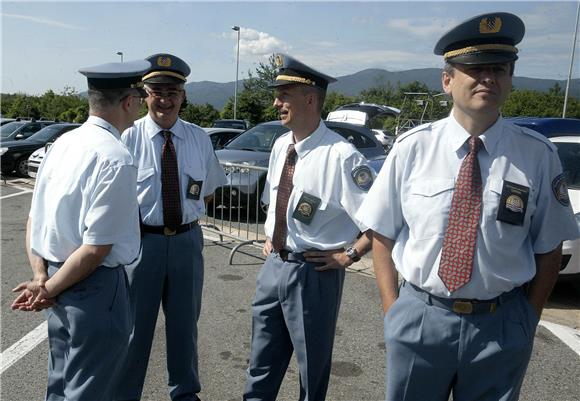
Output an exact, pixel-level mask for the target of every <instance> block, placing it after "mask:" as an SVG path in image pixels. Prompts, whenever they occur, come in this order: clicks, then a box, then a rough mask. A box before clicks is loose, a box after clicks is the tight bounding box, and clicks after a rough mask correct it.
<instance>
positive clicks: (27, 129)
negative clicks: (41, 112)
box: [19, 123, 40, 136]
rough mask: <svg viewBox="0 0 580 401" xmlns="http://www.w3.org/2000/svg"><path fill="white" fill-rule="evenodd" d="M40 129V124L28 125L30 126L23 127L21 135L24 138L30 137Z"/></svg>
mask: <svg viewBox="0 0 580 401" xmlns="http://www.w3.org/2000/svg"><path fill="white" fill-rule="evenodd" d="M39 129H40V124H38V123H33V124H28V125H26V126H24V127H22V129H21V130H20V132H19V134H22V135H24V136H30V135H31V134H33V133H35V132H36V131H38V130H39Z"/></svg>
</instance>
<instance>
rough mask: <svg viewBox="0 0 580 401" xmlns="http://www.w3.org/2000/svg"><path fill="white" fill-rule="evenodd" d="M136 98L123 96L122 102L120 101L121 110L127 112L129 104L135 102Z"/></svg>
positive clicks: (129, 107)
mask: <svg viewBox="0 0 580 401" xmlns="http://www.w3.org/2000/svg"><path fill="white" fill-rule="evenodd" d="M136 100H137V98H136V97H133V96H125V97H124V98H123V99H122V100H121V107H122V108H123V111H129V109H131V102H133V101H136Z"/></svg>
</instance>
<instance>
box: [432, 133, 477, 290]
mask: <svg viewBox="0 0 580 401" xmlns="http://www.w3.org/2000/svg"><path fill="white" fill-rule="evenodd" d="M481 145H482V143H481V139H479V137H471V138H469V153H468V154H467V155H466V156H465V159H463V163H461V168H460V169H459V175H458V176H457V182H456V183H455V191H454V192H453V198H452V200H451V210H450V212H449V222H448V223H447V229H446V230H445V237H444V238H443V249H442V251H441V262H440V263H439V277H440V278H441V280H442V281H443V283H444V284H445V286H446V287H447V289H448V290H449V291H450V292H454V291H456V290H457V289H458V288H460V287H462V286H463V285H465V284H466V283H467V282H468V281H469V280H470V279H471V271H472V269H473V255H474V253H475V243H476V240H477V227H478V226H479V217H480V215H481V195H482V185H481V172H480V170H479V162H478V160H477V152H478V150H479V148H480V147H481Z"/></svg>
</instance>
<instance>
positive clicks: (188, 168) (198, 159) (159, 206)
mask: <svg viewBox="0 0 580 401" xmlns="http://www.w3.org/2000/svg"><path fill="white" fill-rule="evenodd" d="M162 130H163V129H162V128H160V127H159V126H158V125H157V124H156V123H155V122H154V121H153V120H152V119H151V117H150V116H149V115H147V116H145V117H143V118H141V119H140V120H137V121H135V124H134V125H133V127H131V128H129V129H127V130H125V132H124V133H123V136H122V141H123V142H124V143H125V144H126V145H127V147H128V148H129V151H130V152H131V153H132V154H133V156H134V158H135V162H136V164H137V168H138V174H137V196H138V199H139V207H140V209H141V219H142V221H143V223H144V224H146V225H151V226H162V225H163V200H162V198H161V150H162V147H163V143H164V142H165V139H164V137H163V135H162V134H160V132H161V131H162ZM170 131H171V132H173V136H172V141H173V144H174V146H175V152H176V153H177V165H178V170H179V187H180V189H181V209H182V216H183V219H182V221H181V223H182V224H185V223H190V222H192V221H194V220H198V219H199V218H200V217H202V216H203V214H204V213H205V203H204V200H203V198H204V196H207V195H211V194H213V192H214V191H215V189H216V188H217V187H219V186H222V185H225V183H226V182H227V181H226V176H225V173H224V171H223V169H222V167H221V166H220V164H219V161H218V160H217V157H216V156H215V153H214V150H213V147H212V145H211V140H210V139H209V137H208V135H207V134H206V133H205V131H204V130H202V129H201V128H199V127H198V126H197V125H194V124H190V123H188V122H185V121H183V120H181V119H177V121H176V122H175V124H174V125H173V127H171V129H170ZM192 180H193V181H201V182H202V185H201V193H200V196H199V200H194V199H192V198H190V197H187V193H188V190H189V188H190V183H191V182H192Z"/></svg>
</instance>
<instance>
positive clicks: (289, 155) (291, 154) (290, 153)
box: [286, 143, 296, 160]
mask: <svg viewBox="0 0 580 401" xmlns="http://www.w3.org/2000/svg"><path fill="white" fill-rule="evenodd" d="M295 156H296V148H294V144H293V143H291V144H290V146H288V151H287V152H286V158H288V159H292V160H294V157H295Z"/></svg>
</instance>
